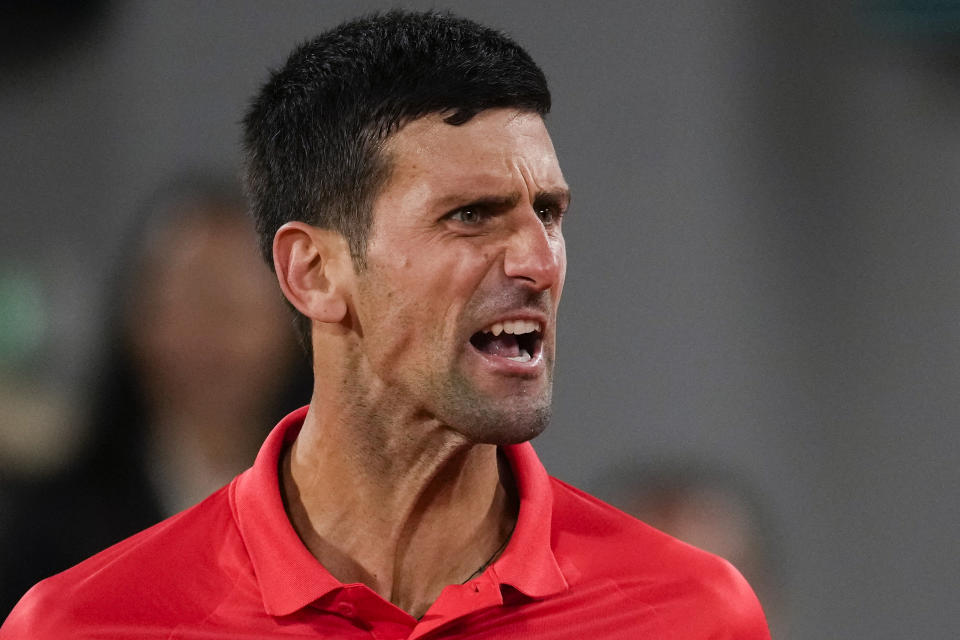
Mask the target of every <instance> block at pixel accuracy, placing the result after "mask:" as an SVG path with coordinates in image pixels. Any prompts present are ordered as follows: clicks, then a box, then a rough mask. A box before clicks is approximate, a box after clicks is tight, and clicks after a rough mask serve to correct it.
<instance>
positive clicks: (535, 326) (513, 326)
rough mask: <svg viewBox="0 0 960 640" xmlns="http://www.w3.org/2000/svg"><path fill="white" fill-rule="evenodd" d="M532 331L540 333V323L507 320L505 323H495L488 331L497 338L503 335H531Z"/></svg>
mask: <svg viewBox="0 0 960 640" xmlns="http://www.w3.org/2000/svg"><path fill="white" fill-rule="evenodd" d="M531 331H537V332H539V331H540V323H539V322H537V321H536V320H505V321H503V322H495V323H493V324H492V325H491V326H490V327H489V328H487V329H486V332H487V333H492V334H493V335H495V336H498V335H500V334H501V333H512V334H514V335H520V334H522V333H530V332H531Z"/></svg>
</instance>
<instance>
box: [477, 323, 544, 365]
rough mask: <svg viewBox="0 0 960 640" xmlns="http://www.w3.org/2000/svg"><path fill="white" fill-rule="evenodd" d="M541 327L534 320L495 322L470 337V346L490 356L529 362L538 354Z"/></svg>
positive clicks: (541, 336)
mask: <svg viewBox="0 0 960 640" xmlns="http://www.w3.org/2000/svg"><path fill="white" fill-rule="evenodd" d="M542 329H543V328H542V326H541V324H540V323H539V322H537V321H536V320H506V321H504V322H495V323H493V324H492V325H490V326H489V327H487V328H486V329H483V330H482V331H477V332H476V333H475V334H473V335H472V336H471V337H470V344H472V345H473V346H474V348H476V349H477V351H480V352H481V353H486V354H488V355H491V356H497V357H500V358H507V359H508V360H513V361H514V362H530V361H531V360H533V359H534V358H535V357H536V356H537V355H538V354H539V353H540V345H541V344H542V342H543V333H542Z"/></svg>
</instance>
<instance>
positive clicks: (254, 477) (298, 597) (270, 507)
mask: <svg viewBox="0 0 960 640" xmlns="http://www.w3.org/2000/svg"><path fill="white" fill-rule="evenodd" d="M308 408H309V407H302V408H300V409H298V410H296V411H294V412H293V413H291V414H290V415H288V416H287V417H286V418H284V419H283V420H281V421H280V423H279V424H278V425H277V426H276V427H275V428H274V429H273V431H272V432H271V433H270V435H269V436H268V437H267V439H266V441H265V442H264V443H263V446H262V447H261V448H260V453H259V454H257V459H256V461H255V462H254V464H253V467H251V468H250V469H248V470H247V471H245V472H244V473H242V474H241V475H240V476H238V477H237V479H236V480H235V481H234V485H233V487H232V491H231V506H232V509H233V514H234V518H235V520H236V522H237V526H238V528H239V529H240V535H241V536H242V537H243V541H244V544H245V545H246V547H247V551H248V553H249V555H250V561H251V563H252V565H253V571H254V573H255V574H256V577H257V581H258V583H259V585H260V592H261V595H262V597H263V604H264V607H265V610H266V612H267V613H268V614H270V615H274V616H284V615H289V614H291V613H294V612H295V611H298V610H300V609H302V608H303V607H306V606H307V605H309V604H311V603H312V602H314V601H316V600H317V599H319V598H321V597H323V596H325V595H326V594H328V593H329V592H331V591H333V590H334V589H338V588H341V587H343V586H344V584H343V583H341V582H340V581H339V580H337V579H336V578H335V577H333V575H331V574H330V572H329V571H327V570H326V569H325V568H324V567H323V565H322V564H320V562H319V561H317V559H316V558H315V557H314V556H313V555H312V554H311V553H310V551H308V550H307V548H306V546H304V544H303V542H302V541H301V540H300V538H299V536H298V535H297V533H296V531H295V530H294V529H293V525H291V524H290V520H289V519H288V518H287V514H286V510H285V509H284V507H283V500H282V498H281V495H280V477H279V469H280V459H281V457H282V455H283V452H284V450H285V449H286V448H287V447H289V446H290V445H291V444H292V443H293V441H294V440H295V439H296V437H297V434H298V433H299V432H300V428H301V427H302V426H303V420H304V417H305V416H306V414H307V409H308ZM502 449H503V451H504V453H505V454H506V456H507V460H508V461H509V462H510V467H511V469H512V470H513V477H514V478H515V480H516V482H517V490H518V493H519V498H520V512H519V514H518V517H517V524H516V527H515V528H514V531H513V535H512V536H511V537H510V542H509V544H507V547H506V549H504V551H503V554H502V555H501V556H500V557H499V558H498V559H497V560H496V561H495V562H494V563H493V564H492V565H491V566H490V567H489V568H488V569H487V571H486V572H485V573H487V574H488V575H489V577H490V578H492V579H493V580H494V581H496V582H498V583H500V584H508V585H510V586H512V587H514V588H515V589H517V590H518V591H520V592H521V593H523V594H524V595H526V596H529V597H531V598H544V597H546V596H549V595H552V594H554V593H559V592H561V591H564V590H566V589H567V588H568V585H567V581H566V579H565V578H564V576H563V573H562V572H561V570H560V567H559V565H558V563H557V560H556V557H555V556H554V554H553V550H552V548H551V526H550V524H551V519H552V512H553V488H552V487H551V483H550V478H549V476H548V475H547V472H546V470H545V469H544V468H543V465H542V464H541V463H540V460H539V459H538V458H537V454H536V453H534V450H533V446H532V445H531V444H530V443H529V442H525V443H522V444H518V445H511V446H506V447H503V448H502Z"/></svg>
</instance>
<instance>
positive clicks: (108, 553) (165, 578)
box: [0, 487, 242, 640]
mask: <svg viewBox="0 0 960 640" xmlns="http://www.w3.org/2000/svg"><path fill="white" fill-rule="evenodd" d="M228 490H229V487H224V488H223V489H221V490H220V491H218V492H216V493H214V494H213V495H212V496H210V497H209V498H207V499H206V500H205V501H203V502H201V503H200V504H198V505H196V506H195V507H192V508H191V509H188V510H186V511H184V512H182V513H180V514H177V515H175V516H173V517H171V518H168V519H167V520H164V521H163V522H160V523H159V524H157V525H154V526H153V527H150V528H149V529H145V530H144V531H141V532H140V533H138V534H135V535H134V536H132V537H130V538H127V539H126V540H123V541H121V542H119V543H117V544H115V545H113V546H112V547H109V548H108V549H106V550H104V551H101V552H100V553H98V554H96V555H94V556H92V557H91V558H89V559H87V560H85V561H83V562H81V563H80V564H78V565H76V566H74V567H72V568H70V569H68V570H66V571H64V572H62V573H59V574H57V575H55V576H53V577H51V578H47V579H46V580H43V581H42V582H40V583H38V584H37V585H36V586H34V587H33V588H32V589H31V590H30V591H28V592H27V594H26V595H25V596H24V597H23V598H22V599H21V600H20V602H19V603H18V604H17V606H16V607H15V608H14V610H13V612H12V613H11V614H10V616H9V617H8V618H7V620H6V621H5V622H4V624H3V627H2V628H0V639H2V640H13V639H15V638H16V639H19V638H31V639H37V640H44V639H47V638H50V639H52V638H58V639H59V638H63V637H88V636H96V637H122V636H123V631H122V629H124V628H126V629H129V628H130V626H136V627H137V629H138V631H137V633H138V637H146V638H150V637H154V636H156V637H164V638H165V637H167V636H168V635H169V632H170V628H171V625H172V624H176V622H177V621H178V620H189V619H195V618H198V617H199V618H202V617H204V616H206V615H208V613H209V609H210V605H211V603H215V602H217V601H218V600H219V598H218V593H217V590H218V589H228V588H230V585H232V583H233V580H232V579H228V580H224V579H223V575H222V574H224V573H225V572H230V571H231V570H233V567H234V566H235V563H231V562H230V561H229V558H228V556H229V554H230V553H231V549H235V548H237V547H242V544H239V543H238V542H237V538H238V534H237V532H236V526H235V524H234V520H233V517H232V513H231V508H230V504H229V498H228ZM218 585H219V586H218ZM151 631H152V632H153V633H151ZM113 634H117V635H116V636H115V635H113Z"/></svg>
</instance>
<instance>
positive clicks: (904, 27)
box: [860, 0, 960, 36]
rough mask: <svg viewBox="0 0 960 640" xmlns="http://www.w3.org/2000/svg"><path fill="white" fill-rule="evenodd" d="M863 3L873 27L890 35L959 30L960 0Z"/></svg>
mask: <svg viewBox="0 0 960 640" xmlns="http://www.w3.org/2000/svg"><path fill="white" fill-rule="evenodd" d="M860 6H861V9H862V12H863V14H864V16H865V17H866V19H867V21H868V22H869V24H870V25H871V26H872V27H874V28H875V29H877V30H879V31H881V32H886V33H889V34H891V35H904V36H924V35H928V36H951V35H958V34H960V0H947V1H944V0H940V1H939V2H938V1H936V0H868V1H865V2H861V5H860Z"/></svg>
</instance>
